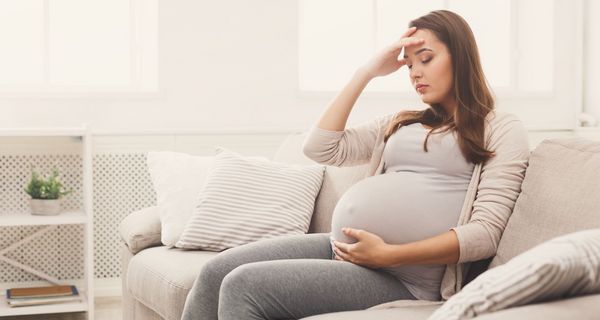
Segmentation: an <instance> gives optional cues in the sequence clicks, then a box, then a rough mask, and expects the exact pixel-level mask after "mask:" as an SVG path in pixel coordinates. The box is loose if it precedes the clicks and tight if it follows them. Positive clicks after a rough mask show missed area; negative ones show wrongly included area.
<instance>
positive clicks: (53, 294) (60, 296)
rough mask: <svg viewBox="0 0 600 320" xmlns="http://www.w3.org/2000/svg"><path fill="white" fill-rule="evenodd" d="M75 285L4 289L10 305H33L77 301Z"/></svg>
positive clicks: (77, 293)
mask: <svg viewBox="0 0 600 320" xmlns="http://www.w3.org/2000/svg"><path fill="white" fill-rule="evenodd" d="M79 300H81V297H80V296H79V292H78V291H77V288H76V287H75V286H46V287H32V288H13V289H8V290H6V302H7V303H8V305H9V306H11V307H22V306H35V305H44V304H53V303H64V302H72V301H79Z"/></svg>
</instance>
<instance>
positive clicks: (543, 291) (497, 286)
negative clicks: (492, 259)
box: [429, 229, 600, 320]
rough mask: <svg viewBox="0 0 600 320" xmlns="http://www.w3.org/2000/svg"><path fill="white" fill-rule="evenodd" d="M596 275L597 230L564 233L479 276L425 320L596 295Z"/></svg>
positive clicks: (599, 284)
mask: <svg viewBox="0 0 600 320" xmlns="http://www.w3.org/2000/svg"><path fill="white" fill-rule="evenodd" d="M599 274H600V229H589V230H583V231H578V232H574V233H569V234H566V235H563V236H560V237H556V238H553V239H551V240H548V241H546V242H544V243H542V244H539V245H537V246H535V247H533V248H531V249H529V250H527V251H525V252H523V253H522V254H520V255H518V256H516V257H514V258H513V259H511V260H510V261H508V262H507V263H506V264H503V265H501V266H498V267H495V268H492V269H489V270H487V271H486V272H484V273H482V274H481V275H480V276H479V277H477V278H475V280H473V281H471V282H470V283H469V284H468V285H466V286H465V287H464V288H463V289H462V290H461V291H460V292H458V293H457V294H455V295H454V296H452V297H451V298H450V299H448V301H446V302H445V303H444V304H443V305H442V306H441V307H440V308H439V309H438V310H436V311H435V312H434V313H433V314H432V315H431V317H430V318H429V320H438V319H445V320H448V319H470V318H473V317H476V316H479V315H482V314H485V313H490V312H494V311H498V310H502V309H506V308H511V307H516V306H521V305H526V304H529V303H533V302H542V301H548V300H553V299H558V298H565V297H571V296H576V295H585V294H593V293H600V276H599Z"/></svg>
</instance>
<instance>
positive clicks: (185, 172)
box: [146, 151, 214, 247]
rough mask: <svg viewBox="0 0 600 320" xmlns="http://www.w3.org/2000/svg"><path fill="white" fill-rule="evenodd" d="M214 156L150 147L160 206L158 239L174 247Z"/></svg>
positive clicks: (157, 200)
mask: <svg viewBox="0 0 600 320" xmlns="http://www.w3.org/2000/svg"><path fill="white" fill-rule="evenodd" d="M213 163H214V156H192V155H189V154H185V153H179V152H171V151H150V152H148V155H147V158H146V164H147V166H148V171H149V172H150V179H151V180H152V184H153V185H154V191H155V192H156V204H157V206H158V207H159V210H160V223H161V242H162V243H163V244H164V245H166V246H169V247H173V246H174V245H175V243H176V242H177V240H179V236H180V235H181V233H182V232H183V228H184V227H185V224H186V223H187V221H188V220H189V218H190V216H191V215H192V212H193V211H194V205H195V203H196V199H197V195H198V193H199V192H200V189H201V188H202V185H203V183H204V180H205V179H206V176H207V174H208V171H209V169H210V168H211V167H212V165H213Z"/></svg>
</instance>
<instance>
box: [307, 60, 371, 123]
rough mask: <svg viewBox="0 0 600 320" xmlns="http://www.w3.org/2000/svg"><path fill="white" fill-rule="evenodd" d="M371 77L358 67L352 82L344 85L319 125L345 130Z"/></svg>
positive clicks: (322, 116)
mask: <svg viewBox="0 0 600 320" xmlns="http://www.w3.org/2000/svg"><path fill="white" fill-rule="evenodd" d="M371 79H372V77H371V76H370V75H369V74H368V73H367V72H365V71H364V70H363V69H362V68H360V69H358V70H357V71H356V72H355V73H354V76H353V77H352V79H351V80H350V82H348V83H347V84H346V86H344V88H343V89H342V91H340V93H338V95H337V96H336V97H335V99H334V100H333V101H332V102H331V103H330V104H329V106H328V107H327V110H325V112H324V113H323V115H321V118H320V119H319V122H318V124H317V127H318V128H320V129H323V130H329V131H342V130H344V128H345V127H346V122H347V121H348V117H349V116H350V112H351V111H352V108H353V107H354V104H355V103H356V100H357V99H358V97H359V96H360V94H361V93H362V92H363V90H364V89H365V87H366V86H367V84H369V81H371Z"/></svg>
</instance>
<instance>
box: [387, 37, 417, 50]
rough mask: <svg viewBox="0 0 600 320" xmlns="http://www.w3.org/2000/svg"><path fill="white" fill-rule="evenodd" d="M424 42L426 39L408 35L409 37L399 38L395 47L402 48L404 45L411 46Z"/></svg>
mask: <svg viewBox="0 0 600 320" xmlns="http://www.w3.org/2000/svg"><path fill="white" fill-rule="evenodd" d="M423 42H425V39H423V38H415V37H407V38H403V39H400V40H398V41H397V42H396V43H395V44H394V47H395V49H397V50H398V49H402V48H403V47H410V46H414V45H417V44H422V43H423Z"/></svg>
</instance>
